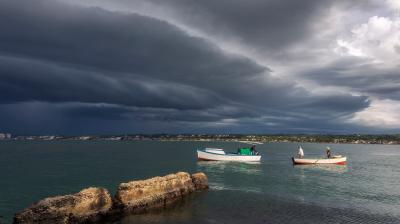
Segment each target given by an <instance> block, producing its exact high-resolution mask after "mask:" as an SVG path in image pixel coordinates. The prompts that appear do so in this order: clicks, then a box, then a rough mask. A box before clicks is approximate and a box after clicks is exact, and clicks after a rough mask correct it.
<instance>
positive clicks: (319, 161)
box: [292, 155, 347, 165]
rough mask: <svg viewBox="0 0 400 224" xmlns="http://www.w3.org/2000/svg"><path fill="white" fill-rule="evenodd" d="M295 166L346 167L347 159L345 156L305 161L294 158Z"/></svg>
mask: <svg viewBox="0 0 400 224" xmlns="http://www.w3.org/2000/svg"><path fill="white" fill-rule="evenodd" d="M292 161H293V164H295V165H310V164H337V165H345V164H346V163H347V158H346V157H344V156H340V155H337V156H333V157H331V158H316V159H304V158H295V157H292Z"/></svg>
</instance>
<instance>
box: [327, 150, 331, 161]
mask: <svg viewBox="0 0 400 224" xmlns="http://www.w3.org/2000/svg"><path fill="white" fill-rule="evenodd" d="M326 157H328V159H330V158H331V148H329V147H326Z"/></svg>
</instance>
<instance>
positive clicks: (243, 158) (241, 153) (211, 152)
mask: <svg viewBox="0 0 400 224" xmlns="http://www.w3.org/2000/svg"><path fill="white" fill-rule="evenodd" d="M250 153H251V154H250ZM197 159H198V160H203V161H237V162H257V161H260V160H261V155H258V154H253V152H250V148H240V149H238V153H225V151H224V150H223V149H218V148H205V149H198V150H197Z"/></svg>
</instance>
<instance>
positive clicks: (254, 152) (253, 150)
mask: <svg viewBox="0 0 400 224" xmlns="http://www.w3.org/2000/svg"><path fill="white" fill-rule="evenodd" d="M250 151H251V154H253V155H258V154H259V153H258V152H257V150H256V145H252V146H251V148H250Z"/></svg>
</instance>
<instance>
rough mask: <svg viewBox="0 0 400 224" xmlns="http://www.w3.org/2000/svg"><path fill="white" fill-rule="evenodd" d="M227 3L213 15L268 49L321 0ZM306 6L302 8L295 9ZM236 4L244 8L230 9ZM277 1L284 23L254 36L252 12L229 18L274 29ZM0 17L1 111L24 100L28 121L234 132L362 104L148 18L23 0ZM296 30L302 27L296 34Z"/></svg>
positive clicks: (2, 8) (6, 5)
mask: <svg viewBox="0 0 400 224" xmlns="http://www.w3.org/2000/svg"><path fill="white" fill-rule="evenodd" d="M171 3H173V2H171ZM203 4H205V5H204V6H200V5H199V6H197V7H200V8H201V10H203V9H202V8H204V7H205V8H207V7H208V8H210V9H213V10H215V11H214V12H212V13H213V14H218V12H219V10H222V5H219V4H218V3H211V2H208V1H205V2H204V3H203ZM207 4H208V5H207ZM214 4H216V5H214ZM226 4H228V3H226ZM232 4H233V5H232V7H233V8H232V9H231V10H232V11H231V12H229V10H228V12H227V14H226V15H222V14H221V15H218V16H220V17H221V18H218V20H220V21H223V22H227V23H228V22H232V24H228V25H227V26H228V28H229V30H231V31H232V32H238V33H239V34H238V35H239V36H241V37H243V38H244V39H246V40H248V41H252V42H255V43H261V44H266V46H269V47H271V48H274V45H275V44H276V42H275V41H277V39H278V36H279V35H281V36H282V38H283V39H282V41H284V42H286V43H287V44H289V43H290V42H293V41H295V40H294V39H295V38H293V37H292V36H286V34H285V32H286V31H287V30H288V29H290V28H292V29H293V31H294V32H296V30H297V26H300V27H302V28H301V30H303V29H305V30H307V29H306V28H305V27H304V26H305V22H304V21H302V19H306V18H309V17H307V16H309V14H310V16H311V15H313V12H314V11H315V10H316V9H315V8H314V7H321V6H319V4H312V1H306V2H304V5H298V3H296V4H294V5H289V3H288V2H286V3H285V2H283V3H277V2H269V4H270V6H268V7H267V5H264V3H262V2H260V3H259V4H258V5H259V7H260V8H263V9H265V10H268V11H267V12H269V13H270V14H271V15H269V16H271V17H268V16H266V17H262V16H263V15H264V13H262V11H258V7H256V6H254V5H253V4H251V5H252V6H245V5H241V4H240V3H239V2H233V3H232ZM285 4H286V5H285ZM228 5H229V4H228ZM294 6H298V7H299V8H300V9H297V8H293V7H294ZM307 6H308V7H310V8H309V10H302V9H305V8H307ZM240 7H242V8H243V10H244V11H243V12H240V11H238V10H239V8H240ZM246 7H247V8H246ZM285 7H288V8H287V10H288V11H293V12H292V13H293V18H287V19H286V20H284V21H282V24H281V25H282V26H287V27H285V28H282V30H280V28H274V29H276V30H275V31H274V30H272V31H271V30H270V31H266V30H265V29H260V31H259V32H260V33H259V34H258V35H255V36H254V38H260V39H259V40H257V39H252V38H251V37H250V36H246V35H245V33H249V35H250V33H251V32H253V34H254V32H256V30H253V28H250V27H252V25H251V23H252V21H251V20H250V19H249V20H244V21H236V20H234V19H233V15H234V14H235V13H239V16H241V14H240V13H242V14H243V13H244V14H245V15H247V14H250V12H251V11H252V10H253V11H255V12H254V15H255V18H258V17H259V18H258V19H259V21H258V20H257V22H259V23H255V24H254V27H257V26H259V28H262V27H260V26H262V25H263V24H264V23H267V24H269V25H268V27H274V26H275V25H274V24H272V23H273V22H272V21H269V20H277V19H278V18H275V17H274V16H278V14H277V13H274V11H277V10H278V9H280V8H285ZM307 9H308V8H307ZM221 13H222V11H221ZM267 14H268V13H267ZM302 16H305V17H306V18H303V17H302ZM241 17H243V15H242V16H241ZM0 18H1V19H0V27H1V29H2V30H1V32H0V79H1V82H0V103H1V104H3V105H2V108H1V110H2V111H3V112H4V113H5V112H6V111H8V112H7V113H10V111H13V110H15V111H19V113H18V114H22V113H23V112H24V111H23V110H22V109H21V108H23V107H24V106H30V107H32V108H34V109H35V110H34V111H38V112H37V113H34V114H30V115H27V116H28V117H27V120H32V119H37V117H42V118H43V119H45V118H46V116H47V119H48V120H47V121H53V126H52V127H53V128H52V129H51V130H56V131H58V132H60V130H61V131H62V130H63V129H62V127H65V130H67V131H72V130H73V128H72V126H73V124H74V121H75V123H80V124H81V125H79V127H84V125H83V124H84V123H85V122H89V123H88V125H87V126H88V129H87V130H95V124H96V123H95V121H101V120H103V121H104V122H100V124H101V125H100V124H99V125H100V126H101V127H99V129H98V131H103V130H107V127H109V128H110V130H124V131H128V130H156V131H157V130H163V129H162V128H164V130H169V129H171V128H178V129H179V128H180V130H189V129H190V130H196V127H198V128H199V129H198V130H208V131H210V130H220V131H222V130H228V131H229V130H231V129H230V126H229V125H234V126H235V125H236V127H238V130H240V126H241V125H242V126H246V125H244V123H243V122H244V121H246V122H248V124H253V125H254V127H258V129H257V130H259V131H263V130H265V129H263V127H264V126H265V124H268V123H271V124H272V123H274V124H277V125H282V126H283V125H284V124H286V125H288V126H290V125H289V124H290V122H293V121H303V120H304V121H307V120H310V119H311V117H313V116H318V119H319V120H318V122H316V123H315V125H317V124H319V125H324V124H323V123H324V122H325V124H326V121H330V120H336V119H339V117H340V116H343V115H347V114H351V113H354V112H356V111H359V110H362V109H364V108H366V107H367V106H368V105H369V103H368V101H367V100H366V97H364V96H352V95H350V94H345V95H337V94H334V95H331V96H329V97H324V96H316V95H313V94H312V93H310V92H308V91H307V90H305V89H303V88H301V87H299V86H297V85H296V83H295V82H294V81H288V80H283V79H279V78H278V77H274V76H271V74H270V73H271V70H270V69H269V68H268V67H266V66H263V65H260V64H258V63H256V62H255V61H253V60H251V59H249V58H247V57H245V56H241V55H234V54H231V53H227V52H225V51H223V50H222V49H220V48H219V47H218V46H217V45H215V44H213V43H211V42H209V41H207V40H205V39H202V38H197V37H193V36H190V35H188V34H187V33H185V32H184V31H183V30H181V29H179V28H178V27H176V26H175V25H173V24H171V23H168V22H165V21H162V20H159V19H155V18H151V17H149V16H143V15H139V14H123V13H120V12H111V11H107V10H104V9H100V8H81V7H74V6H68V5H64V4H60V3H57V2H54V1H35V2H33V1H22V0H21V1H0ZM231 18H232V19H231ZM282 19H284V18H282ZM263 20H265V21H264V23H262V21H263ZM298 20H301V21H298ZM236 22H237V23H238V24H234V23H236ZM253 22H255V21H253ZM296 22H298V23H296ZM292 23H295V24H294V25H292ZM303 23H304V24H303ZM241 26H247V28H241V29H239V28H240V27H241ZM213 29H214V28H213ZM246 29H247V30H246ZM285 30H286V31H285ZM268 32H272V33H273V34H270V35H268ZM274 32H277V33H274ZM299 32H300V30H299ZM240 33H242V34H243V35H242V34H240ZM255 34H257V33H255ZM303 35H306V32H303V33H299V34H298V37H302V36H303ZM256 36H257V37H256ZM263 36H264V37H263ZM266 37H268V38H267V39H265V40H264V38H266ZM44 102H46V103H44ZM13 108H14V109H13ZM8 116H11V117H13V116H14V115H8ZM44 116H45V117H44ZM13 119H14V121H15V120H17V119H16V118H15V117H13ZM88 119H89V120H90V121H89V120H88ZM10 120H12V119H6V120H4V119H3V120H2V125H3V128H4V127H7V126H12V122H10ZM37 120H40V119H37ZM106 121H116V122H115V123H110V122H106ZM124 122H125V123H124ZM130 122H131V123H132V125H134V127H132V126H130V125H129V123H130ZM259 122H261V124H264V125H261V126H260V123H259ZM43 123H46V122H42V124H43ZM150 123H151V125H149V124H150ZM213 123H218V124H216V125H221V126H213ZM300 123H301V124H303V125H305V123H306V122H300ZM39 124H40V123H35V124H34V123H32V126H35V125H39ZM55 124H58V125H55ZM145 124H147V125H145ZM157 124H158V125H160V128H158V127H157ZM224 125H226V126H224ZM138 126H140V127H139V128H138ZM89 127H90V128H89ZM118 127H121V128H120V129H118ZM140 128H141V129H140ZM248 128H249V130H250V129H251V127H250V126H248ZM274 128H276V126H275V127H274ZM278 128H279V126H278ZM49 130H50V129H49Z"/></svg>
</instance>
